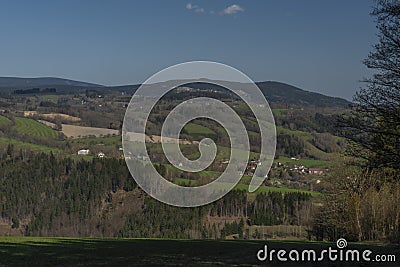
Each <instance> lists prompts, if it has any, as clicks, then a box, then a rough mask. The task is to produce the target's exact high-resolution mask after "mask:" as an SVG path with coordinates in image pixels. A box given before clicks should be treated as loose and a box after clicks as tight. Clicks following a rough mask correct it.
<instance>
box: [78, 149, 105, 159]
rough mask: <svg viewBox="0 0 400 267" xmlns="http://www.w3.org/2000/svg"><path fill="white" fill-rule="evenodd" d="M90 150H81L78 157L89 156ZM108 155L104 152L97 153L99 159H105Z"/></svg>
mask: <svg viewBox="0 0 400 267" xmlns="http://www.w3.org/2000/svg"><path fill="white" fill-rule="evenodd" d="M89 154H90V150H89V149H81V150H79V151H78V155H89ZM105 156H106V155H105V154H104V153H103V152H99V153H97V157H98V158H104V157H105Z"/></svg>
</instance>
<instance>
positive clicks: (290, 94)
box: [257, 81, 351, 107]
mask: <svg viewBox="0 0 400 267" xmlns="http://www.w3.org/2000/svg"><path fill="white" fill-rule="evenodd" d="M257 85H258V87H259V88H260V89H261V91H262V92H263V94H264V96H265V97H266V98H267V100H268V101H270V102H284V103H288V104H297V105H314V106H326V107H346V106H348V105H349V104H351V103H350V102H349V101H347V100H345V99H343V98H339V97H331V96H326V95H323V94H319V93H315V92H309V91H306V90H302V89H300V88H297V87H295V86H292V85H289V84H286V83H281V82H273V81H267V82H258V83H257Z"/></svg>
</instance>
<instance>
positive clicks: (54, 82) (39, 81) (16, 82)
mask: <svg viewBox="0 0 400 267" xmlns="http://www.w3.org/2000/svg"><path fill="white" fill-rule="evenodd" d="M58 85H60V86H63V85H66V86H89V87H100V86H101V85H98V84H93V83H87V82H80V81H73V80H68V79H62V78H54V77H39V78H20V77H0V87H32V86H35V87H42V86H58Z"/></svg>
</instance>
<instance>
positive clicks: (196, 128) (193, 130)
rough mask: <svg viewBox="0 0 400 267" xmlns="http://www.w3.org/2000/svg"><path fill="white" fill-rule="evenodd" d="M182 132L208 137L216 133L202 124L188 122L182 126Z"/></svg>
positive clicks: (212, 136)
mask: <svg viewBox="0 0 400 267" xmlns="http://www.w3.org/2000/svg"><path fill="white" fill-rule="evenodd" d="M183 132H184V133H186V134H188V135H190V136H192V137H194V138H199V137H208V138H211V139H214V140H215V138H216V137H217V134H216V133H215V132H214V131H213V130H211V129H210V128H207V127H205V126H203V125H199V124H195V123H188V124H186V125H185V127H183Z"/></svg>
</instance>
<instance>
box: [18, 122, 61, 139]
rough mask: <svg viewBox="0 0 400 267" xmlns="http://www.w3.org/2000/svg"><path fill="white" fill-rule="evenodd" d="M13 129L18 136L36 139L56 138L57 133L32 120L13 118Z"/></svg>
mask: <svg viewBox="0 0 400 267" xmlns="http://www.w3.org/2000/svg"><path fill="white" fill-rule="evenodd" d="M14 127H15V129H16V130H17V131H18V132H19V133H20V134H26V135H31V136H37V137H45V138H56V137H57V132H56V131H54V130H53V129H51V128H50V127H49V126H46V125H44V124H42V123H40V122H37V121H35V120H33V119H28V118H21V117H15V126H14Z"/></svg>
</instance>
